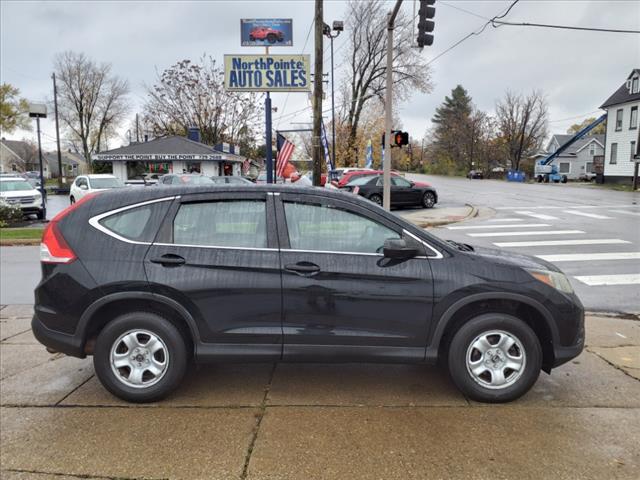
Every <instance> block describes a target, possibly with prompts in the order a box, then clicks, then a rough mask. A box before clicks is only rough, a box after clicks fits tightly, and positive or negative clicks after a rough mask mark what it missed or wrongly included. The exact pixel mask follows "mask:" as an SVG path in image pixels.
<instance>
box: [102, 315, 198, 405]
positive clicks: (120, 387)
mask: <svg viewBox="0 0 640 480" xmlns="http://www.w3.org/2000/svg"><path fill="white" fill-rule="evenodd" d="M187 359H188V352H187V347H186V344H185V340H184V338H183V336H182V334H181V333H180V332H179V331H178V329H177V328H176V327H175V326H174V325H173V324H172V323H171V322H169V321H168V320H166V319H165V318H163V317H161V316H159V315H156V314H154V313H149V312H132V313H127V314H124V315H121V316H119V317H117V318H116V319H115V320H113V321H112V322H110V323H108V324H107V325H106V326H105V327H104V329H103V330H102V331H101V332H100V334H99V335H98V338H97V340H96V346H95V351H94V355H93V365H94V368H95V371H96V375H97V376H98V378H99V379H100V382H101V383H102V385H103V386H104V387H105V388H106V389H107V390H109V391H110V392H111V393H112V394H114V395H115V396H117V397H119V398H121V399H123V400H126V401H128V402H136V403H140V402H154V401H157V400H160V399H162V398H164V397H165V396H167V395H168V394H169V393H171V392H172V391H173V390H174V389H175V388H177V387H178V385H179V384H180V382H181V381H182V378H183V377H184V374H185V372H186V369H187Z"/></svg>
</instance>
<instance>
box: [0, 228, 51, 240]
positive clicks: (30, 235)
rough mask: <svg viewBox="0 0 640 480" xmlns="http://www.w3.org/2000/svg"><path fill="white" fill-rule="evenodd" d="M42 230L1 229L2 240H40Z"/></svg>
mask: <svg viewBox="0 0 640 480" xmlns="http://www.w3.org/2000/svg"><path fill="white" fill-rule="evenodd" d="M42 230H43V229H42V228H29V227H26V228H0V240H40V239H41V238H42Z"/></svg>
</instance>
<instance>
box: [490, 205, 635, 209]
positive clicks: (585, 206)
mask: <svg viewBox="0 0 640 480" xmlns="http://www.w3.org/2000/svg"><path fill="white" fill-rule="evenodd" d="M632 207H636V205H624V204H618V205H544V206H535V205H534V206H531V205H520V206H519V207H494V208H493V209H494V210H522V209H523V208H526V209H528V210H542V209H544V210H548V209H550V208H553V209H560V208H632Z"/></svg>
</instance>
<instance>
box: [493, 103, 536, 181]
mask: <svg viewBox="0 0 640 480" xmlns="http://www.w3.org/2000/svg"><path fill="white" fill-rule="evenodd" d="M496 117H497V126H498V132H499V137H500V142H501V144H502V146H503V149H504V152H505V155H506V157H507V159H508V160H509V162H510V163H511V167H512V168H513V169H514V170H518V169H519V168H520V162H521V161H522V160H523V159H528V158H530V157H532V156H533V155H534V154H535V153H537V152H538V151H540V149H541V148H542V142H543V141H544V139H545V137H546V136H547V102H546V100H545V97H544V95H543V94H542V92H540V91H537V90H534V91H532V92H531V94H529V95H528V96H523V95H522V94H515V93H513V92H507V93H506V94H505V96H504V98H503V99H502V100H500V101H498V103H497V104H496Z"/></svg>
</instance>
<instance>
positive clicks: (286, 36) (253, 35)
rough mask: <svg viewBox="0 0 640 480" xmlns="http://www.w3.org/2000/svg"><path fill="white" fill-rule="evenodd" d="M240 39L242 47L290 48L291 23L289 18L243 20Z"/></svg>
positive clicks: (291, 37) (291, 41) (241, 21)
mask: <svg viewBox="0 0 640 480" xmlns="http://www.w3.org/2000/svg"><path fill="white" fill-rule="evenodd" d="M240 39H241V45H242V46H243V47H276V46H278V47H291V46H293V22H292V20H291V19H290V18H251V19H249V18H243V19H241V20H240Z"/></svg>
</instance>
